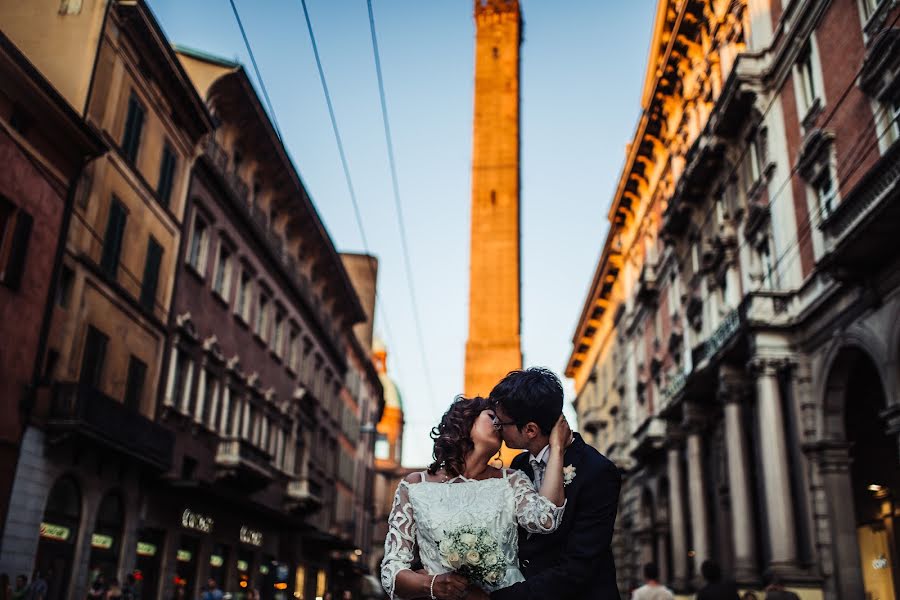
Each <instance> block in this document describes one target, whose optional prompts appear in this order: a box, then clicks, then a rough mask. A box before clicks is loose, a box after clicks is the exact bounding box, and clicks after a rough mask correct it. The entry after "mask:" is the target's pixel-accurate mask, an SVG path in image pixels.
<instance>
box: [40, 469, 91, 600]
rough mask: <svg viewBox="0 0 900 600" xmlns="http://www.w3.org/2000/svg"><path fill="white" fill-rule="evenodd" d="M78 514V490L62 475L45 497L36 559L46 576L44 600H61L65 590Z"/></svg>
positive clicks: (72, 553)
mask: <svg viewBox="0 0 900 600" xmlns="http://www.w3.org/2000/svg"><path fill="white" fill-rule="evenodd" d="M80 518H81V492H80V490H79V489H78V486H77V485H76V483H75V481H74V480H73V479H72V478H70V477H63V478H62V479H60V480H59V481H57V482H56V484H55V485H54V486H53V489H52V490H51V491H50V497H49V498H48V499H47V506H46V507H45V508H44V518H43V520H42V521H41V530H40V536H41V537H40V542H39V543H38V551H37V557H36V559H35V567H36V568H37V569H38V570H39V571H40V572H41V573H42V574H43V576H44V579H46V580H47V600H62V598H64V597H65V595H66V592H67V591H68V585H69V579H70V578H71V576H72V560H73V558H74V556H75V542H76V541H77V540H78V522H79V520H80Z"/></svg>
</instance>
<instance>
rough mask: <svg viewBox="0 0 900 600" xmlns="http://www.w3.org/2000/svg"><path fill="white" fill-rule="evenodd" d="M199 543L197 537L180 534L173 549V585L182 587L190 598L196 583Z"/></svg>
mask: <svg viewBox="0 0 900 600" xmlns="http://www.w3.org/2000/svg"><path fill="white" fill-rule="evenodd" d="M199 548H200V543H199V542H198V540H197V538H195V537H191V536H188V535H182V536H181V540H180V543H179V544H178V549H177V550H176V551H175V586H176V587H181V588H184V591H185V596H186V597H188V598H190V597H191V595H192V594H193V593H194V588H195V587H196V584H197V551H198V550H199Z"/></svg>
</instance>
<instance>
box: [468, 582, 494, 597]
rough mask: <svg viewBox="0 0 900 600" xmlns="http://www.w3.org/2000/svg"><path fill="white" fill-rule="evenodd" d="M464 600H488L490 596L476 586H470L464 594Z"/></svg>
mask: <svg viewBox="0 0 900 600" xmlns="http://www.w3.org/2000/svg"><path fill="white" fill-rule="evenodd" d="M466 600H490V596H488V593H487V592H485V591H484V590H483V589H481V588H480V587H478V586H477V585H470V586H469V589H468V593H467V594H466Z"/></svg>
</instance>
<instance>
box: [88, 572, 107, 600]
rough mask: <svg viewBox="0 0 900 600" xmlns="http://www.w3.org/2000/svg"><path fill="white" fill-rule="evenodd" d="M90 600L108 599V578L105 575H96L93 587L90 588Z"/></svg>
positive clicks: (92, 583)
mask: <svg viewBox="0 0 900 600" xmlns="http://www.w3.org/2000/svg"><path fill="white" fill-rule="evenodd" d="M87 597H88V600H103V599H104V598H105V597H106V577H104V576H103V573H99V572H98V573H96V576H95V577H94V580H93V581H92V582H91V586H90V587H89V588H88V593H87Z"/></svg>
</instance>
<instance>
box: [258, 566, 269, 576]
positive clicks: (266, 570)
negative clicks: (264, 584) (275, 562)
mask: <svg viewBox="0 0 900 600" xmlns="http://www.w3.org/2000/svg"><path fill="white" fill-rule="evenodd" d="M259 572H260V574H261V575H268V574H269V565H259Z"/></svg>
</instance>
